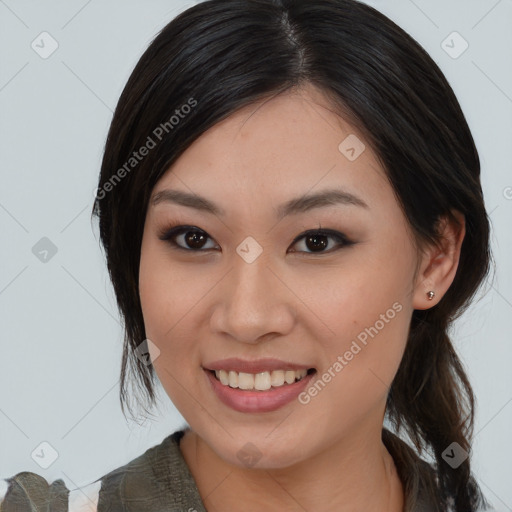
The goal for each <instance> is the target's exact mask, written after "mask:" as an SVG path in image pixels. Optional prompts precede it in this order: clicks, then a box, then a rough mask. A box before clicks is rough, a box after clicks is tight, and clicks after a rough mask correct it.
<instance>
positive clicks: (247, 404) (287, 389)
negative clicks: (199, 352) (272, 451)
mask: <svg viewBox="0 0 512 512" xmlns="http://www.w3.org/2000/svg"><path fill="white" fill-rule="evenodd" d="M205 373H206V376H207V377H208V379H209V381H210V383H211V385H212V387H213V390H214V391H215V393H216V394H217V396H218V397H219V399H220V401H221V402H222V403H224V404H226V405H227V406H229V407H231V408H232V409H234V410H235V411H238V412H271V411H276V410H277V409H280V408H281V407H284V406H285V405H286V404H289V403H290V402H291V401H293V400H294V399H296V398H297V397H298V396H299V395H300V393H301V392H302V391H304V389H305V388H306V387H307V386H308V384H309V383H310V381H311V379H312V378H313V377H314V376H315V373H316V372H314V373H311V374H308V375H306V376H305V377H303V378H302V379H301V380H299V381H297V382H294V383H293V384H284V385H283V386H281V387H278V388H270V389H269V390H267V391H244V390H242V389H238V388H231V387H229V386H224V384H222V383H221V382H220V381H219V380H217V379H216V378H215V375H213V373H212V372H211V371H209V370H205Z"/></svg>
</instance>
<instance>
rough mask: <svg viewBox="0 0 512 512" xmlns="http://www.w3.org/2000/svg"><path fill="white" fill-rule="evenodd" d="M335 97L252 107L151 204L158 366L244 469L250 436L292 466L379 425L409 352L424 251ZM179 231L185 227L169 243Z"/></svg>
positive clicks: (150, 300)
mask: <svg viewBox="0 0 512 512" xmlns="http://www.w3.org/2000/svg"><path fill="white" fill-rule="evenodd" d="M329 108H330V107H329V104H328V103H327V101H326V100H325V98H324V97H323V96H322V95H321V94H320V93H319V92H318V91H317V90H315V89H313V88H311V87H309V88H307V89H304V90H303V91H302V92H301V93H300V94H297V93H295V94H293V93H286V94H282V95H280V96H278V97H275V98H274V99H272V100H270V101H267V102H263V103H260V104H258V105H257V106H251V107H246V108H244V109H243V110H241V111H239V112H237V113H236V114H234V115H232V116H230V117H229V118H228V119H226V120H224V121H223V122H220V123H218V124H217V125H215V126H214V127H213V128H211V129H210V130H208V131H207V132H206V133H204V134H203V135H202V136H201V137H200V138H198V139H197V140H196V141H195V142H194V143H193V144H192V145H191V146H190V147H189V149H188V150H187V151H186V152H185V153H184V154H183V155H182V156H181V157H180V158H179V160H177V161H176V163H175V164H174V165H173V166H172V168H171V169H170V170H169V171H168V172H167V173H166V174H165V175H164V176H163V177H162V178H161V180H160V181H159V182H158V183H157V184H156V186H155V188H154V190H153V192H152V199H151V201H150V204H149V207H148V210H147V217H146V223H145V228H144V236H143V241H142V252H141V262H140V298H141V303H142V310H143V315H144V322H145V328H146V334H147V337H148V339H149V340H151V342H152V343H153V344H154V347H153V348H152V349H151V350H150V352H151V353H152V355H153V357H155V360H154V363H153V364H154V367H155V369H156V372H157V374H158V377H159V379H160V381H161V383H162V385H163V387H164V389H165V390H166V392H167V394H168V395H169V397H170V398H171V400H172V401H173V403H174V404H175V406H176V407H177V408H178V410H179V411H180V412H181V413H182V415H183V416H184V418H185V419H186V421H187V422H188V423H189V425H190V427H191V428H192V430H193V431H195V432H196V433H197V434H198V435H199V436H200V437H201V438H202V439H203V440H204V441H205V442H206V443H207V444H208V445H209V446H210V447H211V448H212V449H213V450H214V451H215V452H216V453H217V454H218V455H219V456H221V457H222V458H223V459H224V460H227V461H228V462H231V463H233V464H237V465H243V464H246V463H247V462H246V461H247V459H246V458H245V457H244V453H246V452H247V449H248V448H247V447H250V450H253V452H254V454H255V455H254V456H255V457H256V458H258V459H259V462H258V467H268V468H271V467H273V468H277V467H286V466H288V465H291V464H294V463H297V462H300V461H301V460H306V459H308V458H309V457H312V456H314V455H315V454H318V453H320V452H322V451H324V450H327V449H332V448H333V447H334V446H335V445H336V443H339V442H340V441H342V440H343V439H356V438H357V437H358V436H366V435H368V434H369V433H372V432H373V433H376V432H380V429H381V428H382V421H383V415H384V410H385V402H386V396H387V393H388V388H389V386H390V384H391V382H392V380H393V377H394V375H395V373H396V371H397V369H398V366H399V364H400V360H401V357H402V354H403V351H404V349H405V344H406V339H407V333H408V328H409V322H410V318H411V314H412V311H413V309H414V307H415V306H414V300H413V293H414V291H415V287H417V286H421V283H418V284H416V283H415V282H414V273H415V268H416V264H417V253H416V250H415V248H414V245H413V242H412V238H411V235H410V232H409V231H408V228H407V224H406V219H405V218H404V215H403V214H402V212H401V210H400V208H399V205H398V203H397V201H396V199H395V197H394V194H393V190H392V188H391V186H390V184H389V183H388V181H387V180H386V178H385V175H384V171H383V169H382V167H381V166H380V165H379V163H378V161H377V159H376V157H375V155H374V153H373V152H372V150H371V148H370V147H369V146H368V145H367V144H366V147H365V148H364V147H363V146H362V144H364V143H365V141H364V140H363V138H362V136H361V135H360V134H359V133H358V132H357V131H356V130H355V129H354V128H353V127H352V126H350V125H349V124H347V123H346V122H344V121H343V120H342V119H340V117H338V116H337V115H335V114H334V113H332V112H331V111H330V110H329ZM191 115H193V114H191ZM165 191H175V192H181V193H182V194H187V195H188V194H194V195H196V196H201V198H204V202H200V201H198V200H195V201H194V204H192V201H188V205H186V204H185V203H187V201H186V200H183V201H179V200H178V199H175V200H173V199H172V197H171V194H170V192H165ZM327 191H332V192H333V193H334V192H336V193H337V194H339V195H338V196H337V197H335V196H334V195H332V196H331V197H330V199H329V197H327V198H324V199H318V198H317V199H315V198H314V196H316V195H317V194H321V193H327ZM162 193H163V194H162ZM343 194H345V195H343ZM174 197H175V198H176V197H177V196H176V195H174ZM183 197H184V196H183ZM310 197H311V199H308V198H310ZM154 198H158V200H157V201H155V202H153V199H154ZM206 201H207V202H208V203H206ZM207 205H214V207H215V211H214V212H212V211H208V209H207V208H206V206H207ZM174 226H188V228H187V229H185V230H183V231H181V232H178V233H175V234H174V235H173V236H172V237H168V239H167V240H165V239H162V238H164V236H162V235H163V234H166V233H168V232H169V230H170V228H172V227H174ZM320 228H321V229H322V230H328V231H329V232H328V233H326V232H324V233H318V231H319V230H320ZM194 230H195V231H196V232H195V233H194ZM191 231H192V232H191ZM305 232H309V235H308V234H307V233H306V235H305V236H304V233H305ZM344 240H345V241H344ZM175 244H176V245H175ZM150 346H151V345H150ZM155 347H156V348H155ZM156 349H158V351H159V352H158V351H157V350H156ZM228 360H231V361H228ZM215 363H217V364H215ZM249 363H255V364H253V365H252V366H251V365H250V364H249ZM294 367H295V369H298V370H300V369H303V370H304V371H302V372H300V371H298V372H296V373H292V370H293V368H294ZM212 368H215V369H217V370H220V369H222V370H226V373H223V372H222V374H219V378H221V379H222V380H223V381H224V384H223V383H222V382H220V381H218V380H217V379H216V377H214V375H213V372H211V371H210V370H211V369H212ZM308 369H314V370H315V371H314V373H313V374H311V370H310V372H309V374H308V375H306V376H305V377H302V380H300V381H298V382H295V383H294V384H289V383H286V381H285V383H283V377H284V378H285V379H286V378H288V379H289V380H290V382H291V380H292V379H295V378H298V377H300V376H301V375H303V374H304V373H305V371H306V370H308ZM235 370H236V371H235ZM244 370H245V371H244ZM285 370H286V371H287V372H288V373H285V372H284V371H285ZM230 371H231V376H230V374H229V372H230ZM237 372H239V373H237ZM256 374H260V375H256ZM229 378H231V379H232V380H231V381H229V380H227V379H229ZM237 379H238V381H237ZM226 382H227V384H226ZM315 383H316V384H315ZM237 384H238V385H239V386H241V387H243V388H247V389H240V388H236V387H231V386H236V385H237ZM272 384H273V385H272ZM254 386H256V387H257V388H260V389H256V390H255V389H251V388H253V387H254ZM269 386H271V387H270V389H267V388H269ZM377 435H378V434H377ZM247 443H252V444H251V445H248V444H247ZM299 445H300V447H301V449H300V450H297V446H299ZM244 447H245V448H244ZM244 450H245V451H244ZM250 450H249V451H250Z"/></svg>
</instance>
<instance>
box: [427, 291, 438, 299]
mask: <svg viewBox="0 0 512 512" xmlns="http://www.w3.org/2000/svg"><path fill="white" fill-rule="evenodd" d="M435 296H436V293H435V292H433V291H432V290H430V291H429V292H428V293H427V297H428V300H432V299H433V298H434V297H435Z"/></svg>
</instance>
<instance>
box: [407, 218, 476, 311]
mask: <svg viewBox="0 0 512 512" xmlns="http://www.w3.org/2000/svg"><path fill="white" fill-rule="evenodd" d="M452 214H453V216H454V217H455V219H456V221H457V222H456V221H454V220H452V219H450V218H449V217H448V216H442V217H440V219H439V221H438V231H439V233H440V235H441V238H440V241H439V244H434V245H429V246H428V247H427V248H426V249H424V251H423V253H422V257H421V261H420V266H419V269H418V274H417V276H416V281H415V284H414V294H413V303H412V304H413V307H414V309H429V308H431V307H432V306H435V305H436V304H437V303H438V302H439V301H440V300H441V298H442V297H443V295H444V294H445V293H446V291H447V290H448V288H449V287H450V285H451V284H452V282H453V280H454V278H455V273H456V272H457V267H458V265H459V258H460V249H461V247H462V241H463V240H464V235H465V234H466V222H465V218H464V215H463V214H462V213H460V212H459V211H456V210H452ZM429 291H433V292H434V293H435V296H434V298H433V299H432V300H429V299H428V296H427V294H428V292H429Z"/></svg>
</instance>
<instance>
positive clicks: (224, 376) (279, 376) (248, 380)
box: [215, 370, 308, 391]
mask: <svg viewBox="0 0 512 512" xmlns="http://www.w3.org/2000/svg"><path fill="white" fill-rule="evenodd" d="M307 373H308V372H307V370H297V371H294V370H286V371H285V370H274V371H272V372H261V373H256V374H254V373H244V372H240V373H238V372H234V371H232V370H231V371H229V372H228V371H226V370H215V376H216V377H217V379H218V380H220V382H221V383H222V384H223V385H224V386H229V387H231V388H240V389H244V390H254V389H256V390H258V391H266V390H268V389H270V388H272V387H274V388H278V387H280V386H283V385H284V384H285V383H286V384H293V383H294V382H295V381H298V380H301V379H302V378H304V377H305V376H306V375H307Z"/></svg>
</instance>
